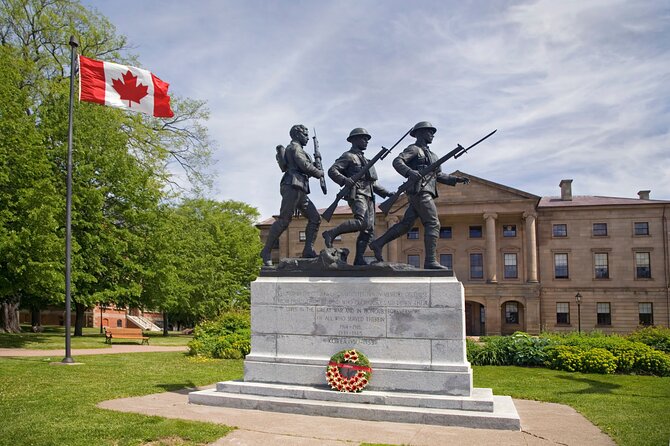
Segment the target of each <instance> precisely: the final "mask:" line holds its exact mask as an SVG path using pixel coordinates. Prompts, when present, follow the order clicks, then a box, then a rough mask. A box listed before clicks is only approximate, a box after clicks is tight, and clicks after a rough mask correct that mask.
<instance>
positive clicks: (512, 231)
mask: <svg viewBox="0 0 670 446" xmlns="http://www.w3.org/2000/svg"><path fill="white" fill-rule="evenodd" d="M503 237H516V225H503Z"/></svg>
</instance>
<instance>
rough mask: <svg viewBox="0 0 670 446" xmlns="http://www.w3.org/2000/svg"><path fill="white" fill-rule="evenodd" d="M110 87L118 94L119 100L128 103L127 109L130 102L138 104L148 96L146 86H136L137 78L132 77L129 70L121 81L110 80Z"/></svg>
mask: <svg viewBox="0 0 670 446" xmlns="http://www.w3.org/2000/svg"><path fill="white" fill-rule="evenodd" d="M112 86H113V87H114V90H116V92H117V93H119V95H120V97H121V99H123V100H126V101H128V107H130V106H131V102H137V103H138V104H139V103H140V101H141V100H142V98H143V97H145V96H146V95H147V94H148V93H147V90H148V89H149V87H147V86H146V85H142V84H139V85H137V76H133V73H131V72H130V70H128V71H126V74H124V75H123V81H121V80H120V79H112Z"/></svg>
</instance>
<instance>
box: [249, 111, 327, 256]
mask: <svg viewBox="0 0 670 446" xmlns="http://www.w3.org/2000/svg"><path fill="white" fill-rule="evenodd" d="M289 135H291V142H290V143H289V145H288V146H286V149H285V151H284V152H283V154H279V153H278V157H277V161H278V162H279V164H280V167H282V170H284V171H285V172H284V176H283V177H282V179H281V182H280V186H279V187H280V188H279V191H280V193H281V197H282V199H281V207H280V210H279V217H277V220H275V222H274V223H272V226H271V227H270V233H269V234H268V238H267V240H266V241H265V246H264V247H263V250H262V251H261V258H262V259H263V264H264V265H265V266H272V258H271V252H272V245H274V243H275V242H276V241H277V239H279V236H281V234H282V233H283V232H284V231H285V230H286V228H288V225H289V223H290V222H291V219H292V218H293V214H294V213H295V212H296V210H297V211H299V212H300V213H301V214H302V215H303V216H304V217H305V218H307V227H306V228H305V247H304V248H303V251H302V257H304V258H314V257H316V256H317V254H316V252H315V251H314V241H315V240H316V236H317V234H318V232H319V225H320V224H321V216H320V215H319V212H318V211H317V210H316V206H314V203H312V202H311V200H310V199H309V197H308V196H307V195H308V194H309V177H315V178H322V177H323V170H321V169H319V168H317V167H316V166H315V165H314V162H313V161H312V158H311V157H310V156H309V154H307V152H305V150H304V149H303V148H304V147H305V146H306V145H307V142H308V141H309V131H308V130H307V127H305V126H304V125H299V124H297V125H294V126H293V127H291V130H290V131H289ZM278 148H279V147H278Z"/></svg>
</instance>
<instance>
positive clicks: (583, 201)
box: [537, 195, 670, 209]
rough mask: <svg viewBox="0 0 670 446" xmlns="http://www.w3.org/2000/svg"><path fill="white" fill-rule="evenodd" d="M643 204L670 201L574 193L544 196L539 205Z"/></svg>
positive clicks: (550, 206) (668, 202) (549, 206)
mask: <svg viewBox="0 0 670 446" xmlns="http://www.w3.org/2000/svg"><path fill="white" fill-rule="evenodd" d="M643 204H670V201H666V200H642V199H639V198H621V197H601V196H598V195H573V196H572V200H561V197H542V198H541V199H540V203H539V204H538V205H537V207H538V209H540V208H556V207H578V206H617V205H619V206H621V205H626V206H630V205H643Z"/></svg>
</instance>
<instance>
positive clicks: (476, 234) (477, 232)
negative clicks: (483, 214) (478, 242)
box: [469, 225, 482, 238]
mask: <svg viewBox="0 0 670 446" xmlns="http://www.w3.org/2000/svg"><path fill="white" fill-rule="evenodd" d="M469 235H470V238H482V227H481V225H477V226H470V232H469Z"/></svg>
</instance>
